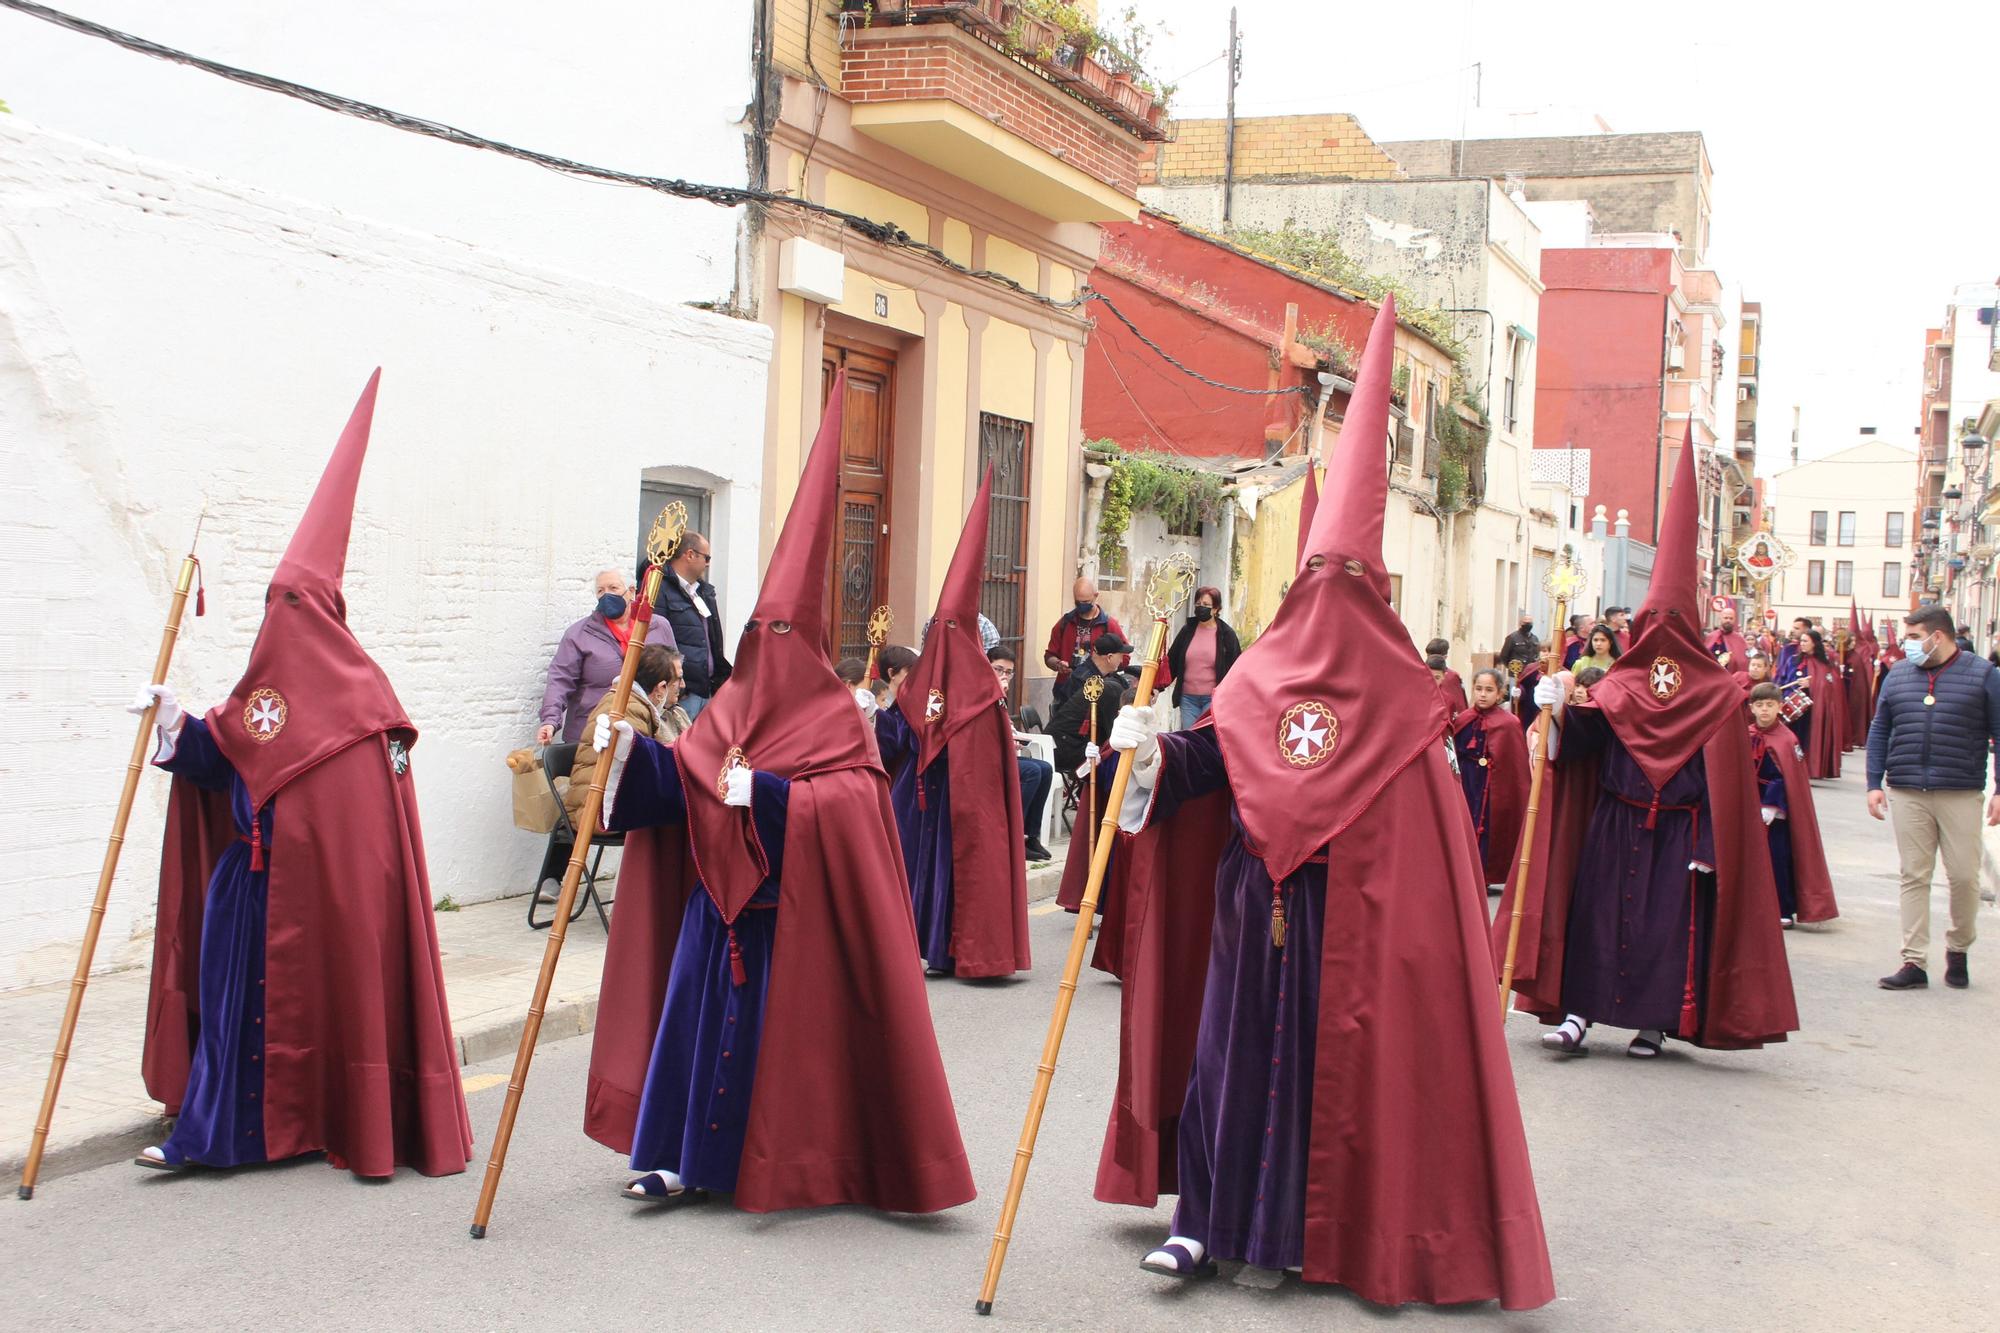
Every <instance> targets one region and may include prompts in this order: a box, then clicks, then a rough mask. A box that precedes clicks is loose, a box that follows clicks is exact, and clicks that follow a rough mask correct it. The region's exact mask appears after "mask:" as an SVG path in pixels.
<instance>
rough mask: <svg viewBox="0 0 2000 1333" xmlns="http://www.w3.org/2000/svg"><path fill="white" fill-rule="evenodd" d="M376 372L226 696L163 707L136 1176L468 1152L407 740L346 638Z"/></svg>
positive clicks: (460, 1160)
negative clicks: (143, 1101) (154, 1107)
mask: <svg viewBox="0 0 2000 1333" xmlns="http://www.w3.org/2000/svg"><path fill="white" fill-rule="evenodd" d="M380 378H381V372H380V371H379V370H378V371H376V372H375V374H374V376H372V377H370V379H369V381H368V387H367V388H366V389H365V390H364V391H363V392H362V395H361V401H360V402H359V403H358V404H356V406H355V409H354V415H353V417H352V418H351V419H350V420H349V421H348V423H347V429H346V431H344V432H343V433H342V435H341V437H340V443H339V444H338V445H336V446H335V447H334V453H333V459H332V461H331V462H329V463H328V464H327V467H326V473H325V475H324V476H323V477H322V478H321V479H320V484H319V489H318V490H317V491H315V492H314V493H313V498H312V503H311V504H310V505H309V506H308V507H307V509H306V514H305V518H304V519H303V520H301V522H300V523H299V528H298V531H297V532H296V533H295V534H294V535H293V537H292V542H291V545H290V546H288V547H287V548H286V550H285V557H284V559H283V560H281V561H279V562H278V569H277V572H276V573H275V574H273V575H272V576H271V584H270V587H269V588H268V589H267V590H266V592H265V595H264V607H265V609H264V624H263V627H262V628H261V629H260V630H259V631H258V634H257V642H256V643H255V645H253V646H252V648H251V649H250V663H249V665H248V667H247V668H246V669H245V670H244V673H243V679H242V680H241V681H240V682H238V684H237V686H236V690H235V692H234V693H233V694H231V695H230V696H229V699H228V700H227V701H226V702H224V703H223V704H221V705H220V706H218V707H217V708H215V709H214V710H213V711H212V712H210V713H209V714H208V716H207V717H205V718H195V717H189V716H187V715H186V714H185V713H183V712H182V711H181V708H180V705H179V703H178V701H177V700H176V699H175V698H174V694H173V691H172V690H170V689H168V688H167V687H166V686H164V685H150V686H147V687H146V689H145V690H144V691H143V692H142V694H141V697H140V700H139V702H138V703H137V704H135V705H134V708H135V710H136V711H141V712H143V711H144V706H145V705H146V704H147V703H148V702H150V701H152V700H158V702H159V709H160V711H159V713H158V715H157V722H158V726H159V743H158V748H157V750H156V751H155V753H154V759H153V762H154V763H156V764H158V765H159V766H160V767H162V768H164V769H166V770H167V771H168V772H169V773H172V774H173V775H174V786H173V795H172V799H171V801H170V804H169V807H168V815H167V846H166V852H165V855H164V856H163V857H162V858H161V864H160V906H159V921H158V928H157V934H156V936H155V939H154V946H153V978H152V994H151V998H150V1001H149V1003H148V1006H147V1015H146V1050H145V1058H144V1072H145V1078H146V1090H147V1091H148V1092H150V1093H151V1094H152V1095H153V1096H154V1097H155V1098H157V1099H159V1100H160V1101H161V1102H163V1103H164V1104H165V1105H166V1107H167V1110H168V1113H169V1114H174V1115H176V1119H175V1121H174V1129H173V1132H172V1133H171V1134H170V1135H168V1137H167V1140H166V1142H164V1143H162V1144H160V1145H159V1146H157V1147H152V1148H147V1149H146V1150H145V1151H144V1152H143V1153H141V1154H140V1155H139V1158H138V1163H139V1165H140V1166H144V1167H151V1168H153V1169H155V1170H163V1171H179V1170H184V1169H186V1168H187V1167H190V1166H196V1165H199V1166H210V1167H230V1166H240V1165H243V1164H245V1163H249V1162H265V1161H278V1160H280V1159H282V1158H286V1157H296V1156H298V1155H299V1154H301V1153H308V1152H324V1153H325V1154H326V1155H327V1160H328V1161H329V1162H331V1163H332V1164H333V1165H335V1166H338V1167H345V1168H346V1169H348V1170H351V1171H353V1172H354V1173H355V1174H356V1175H359V1176H387V1175H391V1174H393V1173H394V1171H395V1169H396V1168H397V1167H398V1166H413V1167H415V1168H416V1169H417V1170H419V1171H421V1172H423V1173H424V1174H425V1175H430V1176H441V1175H451V1174H453V1173H455V1172H458V1171H463V1170H464V1169H465V1164H466V1162H467V1161H468V1160H469V1159H470V1158H471V1155H472V1127H471V1122H470V1121H469V1120H468V1119H467V1118H466V1113H465V1095H464V1092H463V1090H462V1087H461V1085H460V1082H459V1072H458V1050H457V1046H456V1044H455V1043H454V1042H453V1040H452V1034H451V1019H450V1018H449V1016H448V1015H447V1014H446V1012H445V996H444V974H443V970H442V968H441V967H440V965H439V963H438V949H437V935H436V931H435V928H434V925H433V921H432V917H431V894H430V884H429V879H428V876H427V874H426V872H425V869H424V849H423V838H422V835H421V834H420V833H419V831H418V827H417V797H416V787H415V783H414V781H413V780H412V779H411V777H410V747H411V746H413V745H414V744H415V743H416V738H417V733H416V729H415V728H414V727H412V726H411V725H410V720H409V718H408V717H406V716H405V715H404V713H403V708H402V705H401V704H400V703H398V702H397V701H396V694H395V691H394V690H392V689H391V688H390V686H389V680H388V678H387V677H386V676H384V675H383V674H382V669H381V668H380V667H378V666H376V665H375V662H374V660H373V659H371V658H370V657H369V656H368V654H367V653H366V652H365V651H364V650H363V649H362V647H361V645H360V644H359V643H358V642H356V641H355V638H354V635H353V633H352V631H350V630H349V629H348V628H347V603H346V599H345V597H344V596H343V595H342V593H341V576H342V573H343V571H344V568H345V565H346V559H347V538H348V530H349V527H350V526H351V524H352V521H353V514H354V494H355V488H356V486H357V484H358V483H359V481H360V479H361V463H362V459H363V456H364V455H365V454H366V452H367V449H368V428H369V423H370V422H371V420H372V419H373V417H374V413H375V389H376V384H377V382H378V381H379V380H380Z"/></svg>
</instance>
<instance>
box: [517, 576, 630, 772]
mask: <svg viewBox="0 0 2000 1333" xmlns="http://www.w3.org/2000/svg"><path fill="white" fill-rule="evenodd" d="M596 592H597V606H596V608H595V609H594V610H593V611H591V613H590V614H589V615H587V616H585V617H584V618H583V619H581V620H579V621H577V622H576V623H575V624H574V625H571V626H570V627H569V628H568V629H566V630H564V631H563V636H562V640H561V641H560V642H559V643H557V644H556V655H555V656H554V657H553V658H552V659H550V661H549V680H548V685H547V686H546V687H545V688H544V689H543V690H542V708H541V714H540V717H541V728H540V730H538V731H537V732H536V733H535V741H536V743H537V744H540V745H547V744H548V743H549V742H550V741H552V740H554V739H555V737H556V734H557V733H558V732H560V733H561V734H562V738H563V740H565V741H572V742H573V741H576V740H578V739H580V738H581V737H582V736H583V722H584V719H585V718H587V717H589V716H590V710H591V709H593V708H595V707H596V706H597V701H598V700H599V699H602V698H603V697H604V692H605V691H606V690H608V689H610V688H611V687H612V686H613V685H614V684H616V683H617V681H618V672H619V669H620V668H621V667H623V666H624V664H625V645H626V643H628V642H629V641H630V640H631V638H632V602H631V594H632V587H631V585H630V584H628V583H627V582H626V581H625V576H624V575H623V574H621V573H619V572H618V571H617V570H615V569H603V570H599V571H598V573H597V581H596Z"/></svg>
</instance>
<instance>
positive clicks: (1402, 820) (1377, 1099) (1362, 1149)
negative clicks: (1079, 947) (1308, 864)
mask: <svg viewBox="0 0 2000 1333" xmlns="http://www.w3.org/2000/svg"><path fill="white" fill-rule="evenodd" d="M1232 674H1233V673H1232ZM1464 809H1465V796H1464V793H1463V792H1462V791H1461V789H1460V788H1459V785H1458V781H1457V779H1456V778H1455V777H1454V776H1453V775H1452V773H1451V769H1450V766H1449V764H1448V763H1447V761H1446V759H1445V756H1444V754H1443V753H1441V747H1435V746H1434V747H1432V752H1431V753H1429V754H1426V755H1423V756H1420V757H1419V758H1418V759H1417V760H1416V762H1414V763H1411V764H1409V765H1408V766H1406V767H1405V768H1403V769H1402V770H1401V771H1400V772H1399V773H1398V774H1397V775H1396V776H1395V777H1394V778H1392V779H1391V780H1390V781H1389V783H1388V784H1387V785H1386V786H1385V787H1384V788H1383V789H1382V791H1381V793H1380V795H1379V796H1378V797H1377V798H1376V800H1375V801H1374V802H1373V804H1372V805H1371V806H1370V807H1369V809H1368V811H1367V812H1366V813H1365V814H1363V815H1362V816H1361V818H1360V819H1359V820H1358V821H1357V822H1355V823H1353V824H1352V825H1351V826H1350V827H1349V828H1348V830H1347V831H1346V832H1345V833H1343V834H1342V835H1341V837H1340V838H1339V840H1338V841H1337V842H1336V843H1335V844H1334V845H1333V846H1332V847H1330V848H1329V856H1328V866H1327V885H1326V920H1325V927H1324V929H1325V943H1324V946H1323V950H1324V951H1323V955H1322V962H1321V969H1320V1010H1319V1035H1318V1045H1317V1048H1316V1055H1315V1066H1314V1076H1315V1083H1314V1095H1313V1115H1312V1130H1311V1148H1310V1150H1309V1153H1308V1158H1307V1165H1306V1241H1305V1272H1304V1276H1305V1278H1306V1280H1307V1281H1311V1282H1336V1283H1339V1284H1340V1285H1341V1286H1344V1287H1347V1288H1349V1289H1351V1290H1352V1291H1354V1292H1355V1293H1356V1294H1357V1295H1360V1296H1362V1297H1364V1298H1365V1299H1367V1300H1370V1301H1374V1302H1377V1303H1379V1304H1383V1305H1400V1304H1404V1303H1406V1302H1410V1301H1427V1302H1431V1303H1435V1304H1453V1303H1457V1302H1463V1301H1478V1300H1490V1299H1494V1298H1497V1299H1498V1300H1499V1301H1500V1303H1501V1305H1503V1306H1504V1307H1506V1308H1508V1309H1529V1308H1532V1307H1535V1306H1539V1305H1543V1304H1546V1303H1547V1302H1548V1301H1550V1300H1552V1299H1554V1297H1555V1284H1554V1278H1553V1276H1552V1275H1551V1273H1550V1271H1549V1262H1548V1251H1547V1248H1546V1246H1545V1244H1544V1242H1543V1238H1542V1220H1541V1208H1540V1205H1539V1204H1538V1203H1537V1201H1536V1198H1535V1188H1534V1181H1533V1179H1532V1173H1531V1171H1530V1167H1529V1162H1528V1151H1527V1144H1526V1141H1525V1139H1524V1138H1523V1137H1522V1135H1521V1133H1520V1130H1519V1128H1518V1126H1519V1119H1518V1116H1519V1112H1518V1110H1517V1109H1516V1102H1515V1092H1514V1078H1513V1071H1512V1068H1511V1067H1510V1065H1509V1063H1508V1058H1507V1049H1506V1043H1505V1040H1504V1038H1503V1035H1502V1032H1501V1028H1500V1024H1499V1023H1498V1022H1496V1021H1495V1020H1494V1017H1493V991H1492V987H1491V984H1490V983H1482V982H1479V981H1477V980H1476V979H1477V978H1480V977H1484V976H1485V975H1486V963H1485V960H1484V959H1483V958H1482V956H1481V955H1482V953H1483V951H1484V947H1485V946H1484V941H1483V939H1482V932H1483V931H1484V930H1485V926H1486V909H1485V905H1484V899H1485V896H1486V892H1485V886H1484V885H1483V884H1481V883H1478V882H1476V881H1475V876H1474V873H1473V867H1474V866H1475V865H1476V864H1477V862H1478V850H1477V848H1476V846H1475V845H1474V844H1473V840H1472V825H1471V822H1470V821H1469V820H1467V819H1466V818H1465V817H1464V815H1463V813H1462V812H1463V810H1464ZM1414 828H1421V829H1425V830H1434V831H1436V836H1426V837H1422V838H1413V837H1407V836H1399V834H1398V830H1408V829H1414ZM1229 832H1230V802H1229V794H1228V793H1227V792H1217V793H1213V794H1211V795H1209V796H1206V797H1202V798H1200V799H1199V800H1195V801H1190V802H1188V803H1187V804H1186V805H1183V806H1182V807H1181V808H1180V810H1179V811H1178V812H1177V813H1176V814H1175V815H1174V816H1173V818H1171V819H1169V820H1165V821H1163V822H1162V823H1160V824H1157V825H1153V826H1150V827H1148V828H1147V829H1145V830H1144V831H1143V832H1141V833H1139V834H1138V835H1136V837H1135V838H1134V839H1133V848H1132V850H1133V856H1132V858H1131V861H1132V873H1131V876H1130V878H1129V880H1128V893H1127V898H1126V922H1125V944H1124V949H1125V966H1126V971H1125V985H1124V988H1123V992H1122V994H1121V996H1120V1005H1121V1011H1122V1022H1121V1024H1120V1032H1121V1037H1120V1047H1119V1064H1118V1085H1117V1091H1116V1094H1115V1097H1114V1100H1113V1103H1112V1108H1111V1124H1110V1127H1109V1130H1108V1131H1107V1133H1106V1136H1105V1141H1104V1151H1103V1153H1102V1155H1101V1157H1100V1158H1099V1162H1098V1169H1097V1189H1096V1193H1097V1197H1098V1198H1099V1199H1102V1200H1104V1201H1105V1202H1107V1203H1128V1204H1137V1205H1139V1206H1142V1207H1150V1206H1152V1205H1154V1204H1155V1203H1157V1201H1158V1198H1159V1196H1160V1195H1161V1194H1172V1193H1175V1192H1176V1191H1177V1189H1178V1175H1177V1172H1178V1138H1179V1122H1180V1113H1181V1105H1182V1102H1183V1099H1184V1098H1185V1096H1186V1093H1187V1084H1188V1072H1189V1069H1190V1066H1191V1064H1192V1062H1193V1058H1194V1049H1195V1041H1196V1034H1197V1030H1198V1027H1199V1023H1200V1018H1201V1008H1202V994H1203V987H1204V985H1205V982H1206V977H1207V970H1208V958H1209V943H1210V940H1209V934H1210V929H1211V923H1212V921H1213V918H1214V912H1215V896H1214V895H1215V887H1214V886H1215V874H1216V868H1217V862H1218V860H1219V858H1220V856H1221V853H1222V850H1223V846H1224V844H1225V843H1226V842H1227V841H1228V837H1229ZM1120 850H1121V851H1122V850H1123V848H1122V847H1121V848H1120ZM1447 922H1448V923H1449V924H1448V925H1443V926H1442V928H1441V923H1447ZM1415 974H1421V975H1423V976H1424V977H1426V978H1430V977H1435V976H1443V975H1450V976H1459V975H1461V974H1463V975H1464V976H1465V978H1466V979H1467V984H1465V985H1463V986H1439V985H1432V984H1413V983H1412V980H1411V978H1412V976H1413V975H1415ZM1413 1050H1421V1051H1423V1052H1424V1056H1423V1058H1421V1059H1412V1058H1411V1055H1410V1052H1411V1051H1413ZM1357 1089H1365V1090H1366V1091H1365V1092H1363V1093H1357V1091H1356V1090H1357ZM1473 1120H1479V1121H1482V1122H1484V1127H1483V1129H1481V1130H1479V1131H1475V1130H1474V1129H1473V1128H1472V1126H1471V1123H1470V1122H1471V1121H1473ZM1364 1219H1365V1220H1366V1222H1367V1223H1368V1226H1367V1227H1366V1229H1363V1228H1361V1227H1358V1226H1357V1225H1355V1224H1356V1222H1357V1221H1360V1220H1364ZM1446 1241H1448V1242H1449V1244H1444V1243H1443V1242H1446Z"/></svg>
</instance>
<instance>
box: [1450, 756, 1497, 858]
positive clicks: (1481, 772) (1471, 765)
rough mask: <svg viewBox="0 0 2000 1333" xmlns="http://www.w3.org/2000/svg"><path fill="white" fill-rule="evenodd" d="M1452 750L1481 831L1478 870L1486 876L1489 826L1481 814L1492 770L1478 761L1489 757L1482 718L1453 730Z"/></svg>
mask: <svg viewBox="0 0 2000 1333" xmlns="http://www.w3.org/2000/svg"><path fill="white" fill-rule="evenodd" d="M1451 748H1452V753H1453V754H1455V755H1457V756H1458V782H1459V785H1460V786H1461V787H1463V788H1464V789H1465V805H1466V809H1467V810H1468V811H1470V812H1471V815H1472V827H1473V829H1474V831H1475V832H1477V833H1478V834H1479V874H1480V878H1482V879H1484V878H1485V877H1486V861H1487V851H1486V842H1487V828H1486V821H1485V820H1484V819H1482V818H1481V817H1480V816H1482V815H1483V814H1484V813H1485V812H1486V775H1487V773H1488V772H1490V771H1491V770H1490V769H1489V768H1488V767H1487V766H1486V765H1485V764H1482V763H1480V762H1479V761H1480V760H1482V759H1484V758H1485V757H1486V726H1485V724H1484V723H1482V722H1479V721H1476V720H1475V721H1472V722H1468V723H1467V724H1466V725H1464V726H1462V727H1460V728H1459V729H1458V730H1457V731H1455V732H1453V733H1452V734H1451Z"/></svg>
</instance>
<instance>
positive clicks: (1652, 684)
mask: <svg viewBox="0 0 2000 1333" xmlns="http://www.w3.org/2000/svg"><path fill="white" fill-rule="evenodd" d="M1646 687H1647V688H1648V689H1650V690H1652V692H1653V697H1654V698H1655V699H1658V700H1659V701H1660V702H1661V703H1665V702H1666V701H1667V700H1669V699H1671V698H1673V697H1674V696H1675V695H1676V694H1679V693H1680V692H1681V664H1680V663H1679V662H1676V661H1674V659H1673V658H1671V657H1656V658H1654V659H1653V669H1652V672H1651V674H1650V675H1648V676H1647V678H1646Z"/></svg>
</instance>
